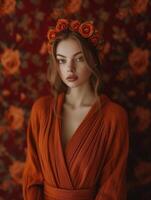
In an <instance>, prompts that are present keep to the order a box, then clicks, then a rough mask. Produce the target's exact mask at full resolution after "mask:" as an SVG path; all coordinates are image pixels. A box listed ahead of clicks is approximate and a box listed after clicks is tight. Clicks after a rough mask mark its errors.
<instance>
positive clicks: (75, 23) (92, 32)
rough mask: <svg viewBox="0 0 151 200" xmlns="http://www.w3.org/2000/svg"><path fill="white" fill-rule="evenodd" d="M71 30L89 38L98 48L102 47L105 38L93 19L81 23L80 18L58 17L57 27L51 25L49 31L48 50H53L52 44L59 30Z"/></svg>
mask: <svg viewBox="0 0 151 200" xmlns="http://www.w3.org/2000/svg"><path fill="white" fill-rule="evenodd" d="M67 29H68V30H71V31H73V32H77V33H79V34H80V35H81V36H82V37H83V38H87V39H88V40H89V41H90V42H91V43H92V44H93V45H94V46H95V47H96V48H97V49H98V50H101V49H102V45H103V44H104V40H103V38H102V36H101V35H100V33H99V31H98V30H97V29H96V28H95V27H94V25H93V22H92V21H86V22H83V23H80V21H79V20H68V19H62V18H61V19H58V21H57V24H56V26H55V27H50V29H49V30H48V32H47V38H48V50H49V52H51V45H52V43H53V41H55V38H56V36H57V33H58V32H61V31H64V30H67Z"/></svg>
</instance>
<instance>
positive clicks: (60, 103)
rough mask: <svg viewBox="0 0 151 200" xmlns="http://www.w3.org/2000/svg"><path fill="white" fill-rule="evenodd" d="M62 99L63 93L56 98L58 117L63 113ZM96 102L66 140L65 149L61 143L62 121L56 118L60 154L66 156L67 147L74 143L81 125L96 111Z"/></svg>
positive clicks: (63, 97)
mask: <svg viewBox="0 0 151 200" xmlns="http://www.w3.org/2000/svg"><path fill="white" fill-rule="evenodd" d="M64 99H65V93H61V94H59V96H58V107H57V111H58V112H59V115H61V113H62V111H63V103H64ZM97 103H98V102H97V100H96V101H95V102H94V103H93V104H92V106H91V108H90V109H89V110H88V112H87V114H86V115H85V116H84V118H83V119H82V121H81V122H80V124H79V126H78V127H77V128H76V129H75V131H74V133H73V134H72V136H71V137H70V139H69V140H68V142H67V143H66V145H65V147H63V141H62V134H63V132H62V120H61V119H60V118H58V121H59V136H60V144H61V148H62V152H63V154H66V153H67V151H68V149H69V146H70V145H71V144H72V142H73V141H74V139H75V137H76V136H77V133H78V130H79V129H80V128H81V127H82V126H83V124H84V123H85V121H86V120H87V119H88V118H89V117H90V116H91V115H92V114H93V113H94V112H95V111H96V109H94V108H96V107H97ZM93 111H94V112H93Z"/></svg>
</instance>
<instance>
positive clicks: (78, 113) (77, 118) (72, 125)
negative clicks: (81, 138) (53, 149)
mask: <svg viewBox="0 0 151 200" xmlns="http://www.w3.org/2000/svg"><path fill="white" fill-rule="evenodd" d="M89 109H90V107H86V108H79V109H75V110H73V109H69V108H64V109H63V112H62V121H61V139H62V144H63V147H64V148H65V147H66V145H67V143H68V142H69V140H70V139H71V138H72V136H73V135H74V134H76V131H77V129H78V128H79V127H80V126H81V124H82V123H83V121H84V119H85V117H86V115H87V113H88V112H89Z"/></svg>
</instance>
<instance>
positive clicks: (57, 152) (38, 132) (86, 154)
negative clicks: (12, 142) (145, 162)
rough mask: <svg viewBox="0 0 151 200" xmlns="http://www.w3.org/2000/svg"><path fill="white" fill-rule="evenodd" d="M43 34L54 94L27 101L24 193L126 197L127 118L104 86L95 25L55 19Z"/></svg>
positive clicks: (35, 198)
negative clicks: (27, 122) (27, 119)
mask: <svg viewBox="0 0 151 200" xmlns="http://www.w3.org/2000/svg"><path fill="white" fill-rule="evenodd" d="M48 39H49V50H50V59H51V65H50V68H49V71H48V79H49V81H50V83H51V90H52V95H51V96H50V95H48V96H45V97H41V98H40V99H38V100H36V102H35V103H34V105H33V107H32V111H31V116H30V120H29V125H28V131H27V158H26V163H25V170H24V174H23V195H24V200H43V199H44V200H125V199H126V163H127V156H128V148H129V139H128V138H129V137H128V118H127V113H126V111H125V109H124V108H123V107H122V106H120V105H119V104H117V103H115V102H113V101H112V100H111V99H110V98H109V97H108V96H107V95H105V94H103V93H102V90H101V86H102V82H101V76H102V74H101V64H100V57H99V52H100V48H101V37H100V35H99V32H98V31H97V30H96V28H95V27H94V25H93V23H92V22H83V23H80V22H79V21H78V20H68V19H59V20H58V21H57V24H56V27H54V28H53V29H51V30H49V31H48Z"/></svg>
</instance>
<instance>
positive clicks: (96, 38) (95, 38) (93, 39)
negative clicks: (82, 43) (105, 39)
mask: <svg viewBox="0 0 151 200" xmlns="http://www.w3.org/2000/svg"><path fill="white" fill-rule="evenodd" d="M99 39H100V34H99V32H98V31H96V32H95V33H94V34H93V35H92V36H91V37H90V40H91V42H92V43H93V44H94V45H97V44H98V41H99Z"/></svg>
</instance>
